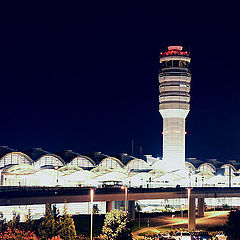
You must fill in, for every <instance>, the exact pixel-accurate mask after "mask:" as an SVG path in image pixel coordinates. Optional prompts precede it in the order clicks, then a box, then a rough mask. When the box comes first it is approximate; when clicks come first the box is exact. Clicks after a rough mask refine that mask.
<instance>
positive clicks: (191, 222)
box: [188, 196, 196, 231]
mask: <svg viewBox="0 0 240 240" xmlns="http://www.w3.org/2000/svg"><path fill="white" fill-rule="evenodd" d="M195 227H196V199H195V197H192V196H190V197H189V198H188V229H189V230H191V231H192V230H195Z"/></svg>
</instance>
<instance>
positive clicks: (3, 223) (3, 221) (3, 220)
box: [0, 212, 7, 232]
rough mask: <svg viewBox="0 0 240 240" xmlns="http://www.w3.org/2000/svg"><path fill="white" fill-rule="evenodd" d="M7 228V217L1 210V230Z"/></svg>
mask: <svg viewBox="0 0 240 240" xmlns="http://www.w3.org/2000/svg"><path fill="white" fill-rule="evenodd" d="M6 229H7V222H6V218H4V217H3V213H2V212H0V232H4V231H5V230H6Z"/></svg>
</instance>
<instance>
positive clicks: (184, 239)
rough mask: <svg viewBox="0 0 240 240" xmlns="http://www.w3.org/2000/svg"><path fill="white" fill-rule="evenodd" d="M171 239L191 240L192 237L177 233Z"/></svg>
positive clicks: (184, 233) (187, 233)
mask: <svg viewBox="0 0 240 240" xmlns="http://www.w3.org/2000/svg"><path fill="white" fill-rule="evenodd" d="M173 238H174V239H177V240H192V236H191V234H190V233H189V232H177V233H176V234H175V235H174V236H173Z"/></svg>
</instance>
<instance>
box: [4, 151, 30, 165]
mask: <svg viewBox="0 0 240 240" xmlns="http://www.w3.org/2000/svg"><path fill="white" fill-rule="evenodd" d="M10 154H19V155H21V156H23V157H25V158H26V159H27V160H28V161H29V163H30V164H32V163H33V160H32V159H31V158H30V157H29V156H28V155H26V154H25V153H23V152H15V151H11V152H9V153H7V154H5V155H4V156H2V157H1V159H0V161H1V160H2V159H3V158H5V157H7V156H8V155H10Z"/></svg>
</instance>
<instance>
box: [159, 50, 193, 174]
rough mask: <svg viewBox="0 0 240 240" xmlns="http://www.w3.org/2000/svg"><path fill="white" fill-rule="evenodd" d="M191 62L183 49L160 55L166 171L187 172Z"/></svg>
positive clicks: (160, 105)
mask: <svg viewBox="0 0 240 240" xmlns="http://www.w3.org/2000/svg"><path fill="white" fill-rule="evenodd" d="M190 61H191V58H190V56H189V53H188V52H184V51H183V47H181V46H169V47H168V51H166V52H164V53H160V63H161V71H160V73H159V83H160V86H159V91H160V96H159V103H160V104H159V111H160V114H161V115H162V118H163V132H162V134H163V168H164V169H165V170H166V171H176V170H184V169H185V134H186V131H185V119H186V117H187V115H188V113H189V110H190V103H189V102H190V81H191V74H190V71H189V69H188V66H189V63H190Z"/></svg>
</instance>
